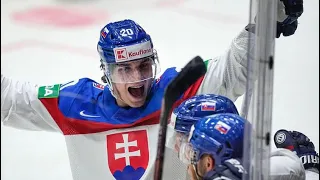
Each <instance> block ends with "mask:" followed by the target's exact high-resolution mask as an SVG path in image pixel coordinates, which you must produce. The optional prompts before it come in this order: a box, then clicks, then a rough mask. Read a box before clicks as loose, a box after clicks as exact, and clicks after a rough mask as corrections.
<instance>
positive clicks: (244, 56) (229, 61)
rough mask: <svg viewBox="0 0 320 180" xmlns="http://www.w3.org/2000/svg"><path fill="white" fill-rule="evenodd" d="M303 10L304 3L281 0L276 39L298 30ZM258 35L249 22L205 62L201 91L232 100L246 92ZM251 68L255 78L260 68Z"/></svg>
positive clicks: (200, 92) (253, 25)
mask: <svg viewBox="0 0 320 180" xmlns="http://www.w3.org/2000/svg"><path fill="white" fill-rule="evenodd" d="M302 12H303V6H302V4H301V6H299V7H297V5H295V4H294V3H293V4H292V3H289V2H287V1H286V0H284V1H282V0H279V5H278V20H277V33H276V34H277V38H278V37H280V35H281V34H282V35H283V36H291V35H293V34H294V33H295V31H296V29H297V26H298V21H297V19H298V17H300V16H301V14H302ZM255 38H256V35H255V24H249V25H247V26H246V27H245V28H244V29H243V30H242V31H241V32H240V33H239V34H238V35H237V36H236V37H235V38H234V39H233V40H232V42H231V44H230V47H229V48H228V49H227V51H226V52H225V53H223V54H222V55H221V56H218V57H216V58H213V59H210V60H208V61H207V62H206V63H207V69H208V71H207V74H206V76H205V77H204V80H203V82H202V85H201V86H200V89H199V91H198V94H207V93H217V92H218V94H220V95H224V96H227V97H228V98H230V99H231V100H233V101H235V100H236V99H237V98H238V97H239V96H241V95H243V94H244V93H245V90H246V81H247V80H248V79H247V78H248V75H247V73H248V70H247V68H248V58H249V61H251V62H252V61H253V60H254V47H255ZM249 43H250V46H249ZM249 48H250V49H249ZM254 64H258V63H254ZM251 69H252V76H251V77H252V78H253V79H256V78H257V77H256V76H257V68H255V67H252V68H251Z"/></svg>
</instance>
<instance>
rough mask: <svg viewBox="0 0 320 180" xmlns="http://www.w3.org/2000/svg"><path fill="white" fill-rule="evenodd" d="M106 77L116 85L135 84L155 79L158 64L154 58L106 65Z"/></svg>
mask: <svg viewBox="0 0 320 180" xmlns="http://www.w3.org/2000/svg"><path fill="white" fill-rule="evenodd" d="M105 67H106V75H107V76H108V77H109V78H110V80H111V82H114V83H135V82H141V81H145V80H148V79H154V78H155V76H156V74H157V68H158V63H157V60H155V59H154V56H150V57H145V58H141V59H139V60H134V61H127V62H122V63H108V64H105Z"/></svg>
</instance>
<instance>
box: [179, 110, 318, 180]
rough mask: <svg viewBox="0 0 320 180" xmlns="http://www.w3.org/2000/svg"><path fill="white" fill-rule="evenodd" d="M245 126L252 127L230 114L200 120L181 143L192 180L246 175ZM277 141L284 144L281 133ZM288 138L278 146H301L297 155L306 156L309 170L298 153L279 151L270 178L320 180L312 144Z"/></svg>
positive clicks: (234, 179)
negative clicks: (243, 163)
mask: <svg viewBox="0 0 320 180" xmlns="http://www.w3.org/2000/svg"><path fill="white" fill-rule="evenodd" d="M246 123H247V124H248V125H249V126H250V123H248V122H247V121H246V120H245V119H243V118H241V117H240V116H238V115H236V114H231V113H220V114H214V115H211V116H206V117H204V118H201V119H200V120H198V121H197V122H196V123H195V124H194V125H193V126H192V128H191V131H190V134H189V137H188V143H185V142H182V144H181V146H180V150H179V153H180V154H179V156H180V159H181V160H182V161H183V162H185V163H189V164H190V165H189V166H188V174H189V176H190V178H191V179H193V180H197V179H205V180H218V179H230V180H240V179H242V176H243V173H247V171H246V170H245V169H244V167H243V166H242V157H243V136H244V126H245V124H246ZM296 134H301V133H298V132H297V133H296ZM287 135H289V134H287ZM299 136H300V137H301V135H299ZM275 138H276V139H278V142H279V141H280V140H281V141H282V142H284V141H285V138H283V135H282V134H281V135H278V134H276V135H275ZM289 139H290V140H289V141H288V142H284V143H283V144H282V145H280V146H279V145H278V147H286V148H291V147H293V144H294V147H295V148H298V147H299V150H300V149H301V150H300V152H301V151H303V152H301V154H300V155H299V154H298V155H299V156H300V158H301V157H304V158H303V159H305V161H306V163H305V165H304V167H305V168H306V170H305V169H304V167H303V165H302V163H301V161H300V160H299V158H298V156H297V155H296V154H295V153H293V152H292V151H290V150H288V149H284V148H279V149H277V150H276V151H274V152H272V153H271V158H270V161H271V163H270V164H271V165H270V167H271V169H270V178H271V179H272V180H277V179H282V180H293V179H294V180H304V179H306V177H307V180H313V179H315V177H317V179H318V177H319V173H318V168H319V159H318V155H317V153H316V152H315V151H314V146H312V145H310V142H308V143H306V141H305V139H304V140H303V137H301V138H299V139H300V140H302V141H300V143H297V140H295V141H293V138H292V136H291V138H289ZM276 144H277V143H276ZM302 144H303V145H302ZM302 149H303V150H302ZM307 149H308V150H307ZM292 150H293V149H292ZM296 150H298V149H296ZM299 150H298V151H299ZM308 156H309V157H308ZM307 159H308V161H307ZM305 171H306V172H307V173H306V172H305ZM306 174H307V176H306Z"/></svg>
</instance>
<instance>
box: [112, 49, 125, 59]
mask: <svg viewBox="0 0 320 180" xmlns="http://www.w3.org/2000/svg"><path fill="white" fill-rule="evenodd" d="M115 55H116V59H117V60H127V59H128V57H127V51H126V49H125V48H123V49H117V50H116V53H115Z"/></svg>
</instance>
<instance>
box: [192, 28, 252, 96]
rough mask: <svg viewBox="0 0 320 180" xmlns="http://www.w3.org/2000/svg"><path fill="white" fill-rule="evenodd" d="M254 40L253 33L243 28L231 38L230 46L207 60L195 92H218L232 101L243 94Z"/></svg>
mask: <svg viewBox="0 0 320 180" xmlns="http://www.w3.org/2000/svg"><path fill="white" fill-rule="evenodd" d="M254 40H255V35H254V34H252V33H251V32H248V31H246V30H245V29H244V30H243V31H241V32H240V34H239V35H238V36H236V37H235V38H234V39H233V41H232V43H231V46H230V48H228V49H227V51H226V52H225V53H224V54H222V55H221V56H218V57H216V58H214V59H210V60H208V61H207V62H206V63H207V73H206V75H205V77H204V79H203V81H202V84H201V86H200V88H199V90H198V92H197V94H209V93H213V94H219V95H223V96H226V97H228V98H229V99H231V100H232V101H235V100H236V99H237V98H238V97H239V96H241V95H243V94H244V93H245V90H246V81H247V59H248V57H249V58H250V60H253V59H254V56H253V48H254ZM249 41H250V43H251V46H250V47H249V46H248V43H249ZM249 48H252V49H251V50H249ZM248 52H249V53H250V54H249V56H248ZM256 64H257V63H256ZM254 69H257V68H254ZM253 73H254V75H253V76H252V77H253V78H255V79H256V74H257V73H256V72H253Z"/></svg>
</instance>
